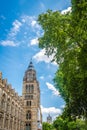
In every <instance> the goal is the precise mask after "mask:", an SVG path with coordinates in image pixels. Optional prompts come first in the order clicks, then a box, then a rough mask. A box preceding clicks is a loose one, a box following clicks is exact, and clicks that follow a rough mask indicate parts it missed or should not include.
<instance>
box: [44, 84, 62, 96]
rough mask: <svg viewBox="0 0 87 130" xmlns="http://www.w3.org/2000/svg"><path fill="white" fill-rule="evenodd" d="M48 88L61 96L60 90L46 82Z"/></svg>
mask: <svg viewBox="0 0 87 130" xmlns="http://www.w3.org/2000/svg"><path fill="white" fill-rule="evenodd" d="M46 85H47V87H48V89H50V90H52V93H53V95H56V96H59V95H60V93H59V91H58V90H57V89H56V88H55V87H54V86H53V85H52V84H50V83H48V82H46Z"/></svg>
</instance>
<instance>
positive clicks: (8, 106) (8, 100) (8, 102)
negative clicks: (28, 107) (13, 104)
mask: <svg viewBox="0 0 87 130" xmlns="http://www.w3.org/2000/svg"><path fill="white" fill-rule="evenodd" d="M7 111H10V98H8V99H7Z"/></svg>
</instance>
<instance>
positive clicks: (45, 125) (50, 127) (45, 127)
mask: <svg viewBox="0 0 87 130" xmlns="http://www.w3.org/2000/svg"><path fill="white" fill-rule="evenodd" d="M42 129H43V130H54V128H53V125H52V124H49V123H47V122H43V124H42Z"/></svg>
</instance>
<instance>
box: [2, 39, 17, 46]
mask: <svg viewBox="0 0 87 130" xmlns="http://www.w3.org/2000/svg"><path fill="white" fill-rule="evenodd" d="M0 45H2V46H13V47H15V46H17V44H15V43H14V41H10V40H6V41H1V42H0Z"/></svg>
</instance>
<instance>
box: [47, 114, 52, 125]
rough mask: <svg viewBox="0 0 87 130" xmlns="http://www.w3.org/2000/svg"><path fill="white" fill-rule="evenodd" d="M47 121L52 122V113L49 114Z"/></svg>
mask: <svg viewBox="0 0 87 130" xmlns="http://www.w3.org/2000/svg"><path fill="white" fill-rule="evenodd" d="M47 122H48V123H52V117H51V116H50V114H49V115H48V117H47Z"/></svg>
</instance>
